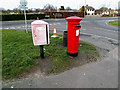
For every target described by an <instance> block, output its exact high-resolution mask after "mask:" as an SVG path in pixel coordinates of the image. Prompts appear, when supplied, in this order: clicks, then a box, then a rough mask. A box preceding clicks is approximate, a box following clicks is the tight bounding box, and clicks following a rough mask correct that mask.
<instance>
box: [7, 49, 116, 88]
mask: <svg viewBox="0 0 120 90" xmlns="http://www.w3.org/2000/svg"><path fill="white" fill-rule="evenodd" d="M117 87H118V48H117V47H116V48H115V49H113V50H112V51H111V52H109V54H108V55H107V57H105V58H104V59H103V60H100V61H97V62H94V63H88V64H85V65H83V66H80V67H77V68H73V69H71V70H68V71H65V72H64V73H61V74H59V75H52V76H47V77H40V78H27V79H25V80H23V81H16V82H12V83H9V84H8V85H6V86H5V88H117Z"/></svg>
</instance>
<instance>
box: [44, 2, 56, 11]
mask: <svg viewBox="0 0 120 90" xmlns="http://www.w3.org/2000/svg"><path fill="white" fill-rule="evenodd" d="M43 9H44V10H45V11H57V8H56V7H54V6H53V5H51V4H46V5H45V6H44V7H43Z"/></svg>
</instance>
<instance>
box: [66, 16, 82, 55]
mask: <svg viewBox="0 0 120 90" xmlns="http://www.w3.org/2000/svg"><path fill="white" fill-rule="evenodd" d="M66 20H67V21H68V35H67V54H68V55H70V56H78V45H79V35H80V28H81V25H80V21H81V20H82V18H80V17H76V16H73V17H68V18H66Z"/></svg>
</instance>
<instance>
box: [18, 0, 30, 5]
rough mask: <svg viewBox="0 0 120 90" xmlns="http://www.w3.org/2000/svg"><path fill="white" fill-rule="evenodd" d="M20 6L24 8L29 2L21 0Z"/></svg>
mask: <svg viewBox="0 0 120 90" xmlns="http://www.w3.org/2000/svg"><path fill="white" fill-rule="evenodd" d="M20 4H21V5H22V6H27V4H28V2H27V0H20Z"/></svg>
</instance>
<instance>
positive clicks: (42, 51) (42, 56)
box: [40, 45, 44, 58]
mask: <svg viewBox="0 0 120 90" xmlns="http://www.w3.org/2000/svg"><path fill="white" fill-rule="evenodd" d="M40 57H41V58H44V50H43V45H40Z"/></svg>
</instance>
